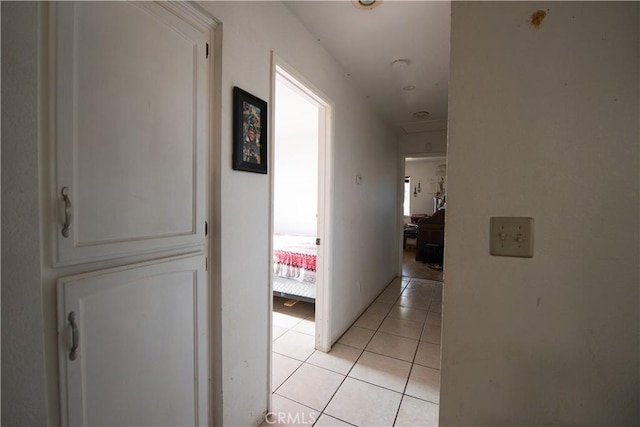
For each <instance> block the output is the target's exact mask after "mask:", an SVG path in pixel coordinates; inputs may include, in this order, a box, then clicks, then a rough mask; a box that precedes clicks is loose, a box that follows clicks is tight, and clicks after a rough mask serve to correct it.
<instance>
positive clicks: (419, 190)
mask: <svg viewBox="0 0 640 427" xmlns="http://www.w3.org/2000/svg"><path fill="white" fill-rule="evenodd" d="M421 191H422V190H421V189H420V181H418V193H419V192H421Z"/></svg>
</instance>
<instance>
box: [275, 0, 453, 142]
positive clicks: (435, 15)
mask: <svg viewBox="0 0 640 427" xmlns="http://www.w3.org/2000/svg"><path fill="white" fill-rule="evenodd" d="M284 3H285V5H286V6H287V7H288V8H289V10H291V12H292V13H293V14H294V15H296V16H297V17H298V19H299V20H300V21H302V23H303V24H304V25H305V27H306V28H307V29H308V30H309V31H310V32H311V34H313V35H314V36H315V37H316V38H317V39H318V41H319V43H321V44H322V45H323V46H324V48H325V49H326V50H327V51H328V52H329V53H330V54H331V55H332V56H333V57H334V58H335V59H336V60H337V61H338V62H339V63H340V64H341V65H342V66H343V67H344V69H345V73H347V76H348V78H349V79H352V80H353V83H354V85H357V86H359V87H360V89H361V92H362V93H363V95H364V96H365V97H366V98H367V99H368V100H369V101H370V102H371V104H372V106H373V107H374V108H375V109H376V110H377V111H378V112H379V113H380V114H381V115H382V116H383V118H384V119H386V121H387V122H388V123H389V124H390V125H392V126H394V127H395V129H396V130H397V131H398V132H399V133H415V132H424V131H435V130H443V129H446V123H447V84H448V76H449V33H450V21H451V20H450V12H451V4H450V2H448V1H398V0H383V1H382V2H381V3H380V4H379V5H378V6H377V7H374V8H373V9H358V8H356V7H355V6H354V5H353V3H352V2H351V1H349V0H342V1H286V2H284ZM396 59H406V60H407V61H408V63H409V64H408V66H406V67H397V66H392V65H391V64H392V62H393V61H394V60H396ZM409 85H413V86H415V87H416V88H415V90H413V91H405V90H403V89H402V88H403V87H405V86H409ZM417 111H428V112H429V116H428V117H427V118H426V119H416V118H414V117H413V113H415V112H417Z"/></svg>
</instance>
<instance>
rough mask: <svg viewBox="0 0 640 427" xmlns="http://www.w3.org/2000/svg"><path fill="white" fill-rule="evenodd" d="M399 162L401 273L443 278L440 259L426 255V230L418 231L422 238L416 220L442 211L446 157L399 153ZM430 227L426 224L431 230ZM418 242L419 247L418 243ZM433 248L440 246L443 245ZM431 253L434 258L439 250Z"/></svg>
mask: <svg viewBox="0 0 640 427" xmlns="http://www.w3.org/2000/svg"><path fill="white" fill-rule="evenodd" d="M401 162H402V164H401V167H400V170H401V185H402V191H401V192H400V195H401V198H402V200H401V201H400V207H399V210H400V217H401V218H402V223H401V227H402V229H401V230H400V232H401V233H402V239H401V242H402V243H401V244H402V247H401V248H400V251H399V252H400V260H399V270H400V275H401V276H406V277H413V278H419V279H428V280H436V281H439V282H442V280H443V275H444V270H443V269H444V264H443V262H442V260H441V259H429V260H428V259H427V258H428V257H427V256H426V254H425V252H424V251H425V248H424V245H425V241H424V237H425V233H424V232H421V233H420V234H421V236H422V237H423V239H422V241H421V239H419V238H418V234H419V227H418V222H419V221H420V220H421V219H423V218H428V217H433V216H434V214H435V213H436V212H437V211H441V210H442V211H443V212H444V208H445V207H446V206H445V203H446V163H447V158H446V156H443V155H441V154H430V155H416V154H412V155H404V156H402V158H401ZM441 213H442V212H441ZM433 219H436V218H433ZM433 228H434V227H429V229H430V230H432V229H433ZM442 228H443V230H442V234H444V226H443V227H442ZM433 233H434V231H433V230H432V231H430V232H429V234H433ZM427 243H434V242H431V241H429V242H427ZM442 243H443V242H442ZM419 245H420V246H421V247H418V246H419ZM430 246H432V245H430ZM427 249H428V248H427ZM436 249H439V250H440V251H441V250H442V248H436ZM440 254H441V252H440ZM432 255H436V258H437V255H438V254H429V258H430V257H431V256H432Z"/></svg>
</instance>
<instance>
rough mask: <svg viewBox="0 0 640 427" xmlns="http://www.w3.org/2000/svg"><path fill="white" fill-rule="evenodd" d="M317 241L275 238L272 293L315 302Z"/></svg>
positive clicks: (284, 237) (306, 238)
mask: <svg viewBox="0 0 640 427" xmlns="http://www.w3.org/2000/svg"><path fill="white" fill-rule="evenodd" d="M317 253H318V247H317V246H316V238H315V237H309V236H292V235H287V234H275V235H274V236H273V294H274V295H276V296H280V297H284V298H290V299H297V300H301V301H306V302H314V301H315V299H316V262H317Z"/></svg>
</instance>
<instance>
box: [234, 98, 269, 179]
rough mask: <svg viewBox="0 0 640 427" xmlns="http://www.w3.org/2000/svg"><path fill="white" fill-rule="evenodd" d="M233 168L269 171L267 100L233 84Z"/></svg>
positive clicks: (260, 171) (257, 171) (261, 171)
mask: <svg viewBox="0 0 640 427" xmlns="http://www.w3.org/2000/svg"><path fill="white" fill-rule="evenodd" d="M233 169H235V170H240V171H247V172H256V173H265V174H266V173H267V103H266V102H265V101H263V100H261V99H260V98H257V97H255V96H253V95H251V94H250V93H248V92H245V91H244V90H242V89H240V88H239V87H234V88H233Z"/></svg>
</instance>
